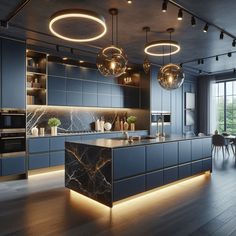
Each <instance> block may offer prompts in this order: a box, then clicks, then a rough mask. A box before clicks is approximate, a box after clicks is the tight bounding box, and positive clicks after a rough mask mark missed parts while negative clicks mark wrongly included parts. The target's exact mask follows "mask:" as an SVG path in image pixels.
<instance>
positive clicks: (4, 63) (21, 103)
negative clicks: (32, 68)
mask: <svg viewBox="0 0 236 236" xmlns="http://www.w3.org/2000/svg"><path fill="white" fill-rule="evenodd" d="M25 50H26V46H25V43H23V42H19V41H14V40H9V39H1V107H2V108H19V109H25V107H26V102H25V98H26V89H25V74H26V65H25V61H26V56H25Z"/></svg>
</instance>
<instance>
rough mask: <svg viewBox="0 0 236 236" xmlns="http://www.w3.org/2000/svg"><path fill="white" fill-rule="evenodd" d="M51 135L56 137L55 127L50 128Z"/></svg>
mask: <svg viewBox="0 0 236 236" xmlns="http://www.w3.org/2000/svg"><path fill="white" fill-rule="evenodd" d="M51 135H52V136H56V135H57V126H53V127H51Z"/></svg>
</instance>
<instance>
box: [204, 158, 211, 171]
mask: <svg viewBox="0 0 236 236" xmlns="http://www.w3.org/2000/svg"><path fill="white" fill-rule="evenodd" d="M202 171H212V158H207V159H204V160H203V161H202Z"/></svg>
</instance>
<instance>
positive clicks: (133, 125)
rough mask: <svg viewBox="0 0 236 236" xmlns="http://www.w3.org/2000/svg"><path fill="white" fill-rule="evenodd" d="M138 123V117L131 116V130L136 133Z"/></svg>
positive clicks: (129, 121)
mask: <svg viewBox="0 0 236 236" xmlns="http://www.w3.org/2000/svg"><path fill="white" fill-rule="evenodd" d="M136 121H137V117H136V116H129V117H128V118H127V122H128V123H129V124H130V130H132V131H134V130H135V123H136Z"/></svg>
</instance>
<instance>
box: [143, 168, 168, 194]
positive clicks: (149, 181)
mask: <svg viewBox="0 0 236 236" xmlns="http://www.w3.org/2000/svg"><path fill="white" fill-rule="evenodd" d="M163 183H164V180H163V170H158V171H154V172H151V173H147V174H146V190H150V189H153V188H157V187H160V186H162V185H163Z"/></svg>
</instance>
